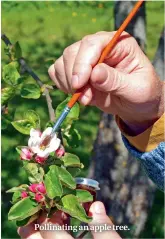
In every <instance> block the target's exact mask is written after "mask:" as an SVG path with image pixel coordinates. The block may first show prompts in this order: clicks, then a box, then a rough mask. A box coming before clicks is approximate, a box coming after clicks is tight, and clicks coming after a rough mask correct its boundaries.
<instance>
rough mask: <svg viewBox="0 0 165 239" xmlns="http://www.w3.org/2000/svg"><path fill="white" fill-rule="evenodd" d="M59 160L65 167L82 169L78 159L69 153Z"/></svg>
mask: <svg viewBox="0 0 165 239" xmlns="http://www.w3.org/2000/svg"><path fill="white" fill-rule="evenodd" d="M61 160H62V161H63V162H64V166H65V167H79V168H82V164H81V163H80V159H79V158H78V157H77V156H76V155H74V154H70V153H65V155H64V156H63V157H62V158H61Z"/></svg>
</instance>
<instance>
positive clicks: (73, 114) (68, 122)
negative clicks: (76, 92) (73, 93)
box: [56, 97, 80, 128]
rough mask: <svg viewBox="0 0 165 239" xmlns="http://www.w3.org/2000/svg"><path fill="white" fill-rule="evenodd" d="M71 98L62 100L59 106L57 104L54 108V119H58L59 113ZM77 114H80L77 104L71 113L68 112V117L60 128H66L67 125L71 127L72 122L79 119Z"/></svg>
mask: <svg viewBox="0 0 165 239" xmlns="http://www.w3.org/2000/svg"><path fill="white" fill-rule="evenodd" d="M70 98H71V97H67V99H66V100H64V101H63V102H62V103H61V104H59V105H58V106H57V108H56V118H58V117H59V116H60V114H61V112H62V111H63V109H64V108H65V106H66V105H67V103H68V101H69V100H70ZM79 113H80V108H79V104H78V103H76V104H75V105H74V106H73V107H72V109H71V111H70V112H69V114H68V116H67V117H66V119H65V120H64V122H63V124H62V128H65V127H67V126H68V125H71V124H72V122H73V121H74V120H78V118H79Z"/></svg>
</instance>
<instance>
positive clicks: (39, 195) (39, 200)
mask: <svg viewBox="0 0 165 239" xmlns="http://www.w3.org/2000/svg"><path fill="white" fill-rule="evenodd" d="M44 199H45V197H44V196H43V195H42V194H40V193H36V194H35V200H36V201H37V202H41V201H43V200H44Z"/></svg>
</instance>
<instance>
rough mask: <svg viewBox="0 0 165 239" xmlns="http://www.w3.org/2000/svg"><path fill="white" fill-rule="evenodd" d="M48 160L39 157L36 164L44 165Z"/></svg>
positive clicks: (36, 158)
mask: <svg viewBox="0 0 165 239" xmlns="http://www.w3.org/2000/svg"><path fill="white" fill-rule="evenodd" d="M46 159H47V158H42V157H39V156H36V157H35V161H36V163H39V164H44V163H45V161H46Z"/></svg>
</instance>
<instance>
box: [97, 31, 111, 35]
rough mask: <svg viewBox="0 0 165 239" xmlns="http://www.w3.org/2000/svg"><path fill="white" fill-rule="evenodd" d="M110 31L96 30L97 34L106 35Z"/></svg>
mask: <svg viewBox="0 0 165 239" xmlns="http://www.w3.org/2000/svg"><path fill="white" fill-rule="evenodd" d="M107 33H108V32H106V31H99V32H96V35H105V34H107Z"/></svg>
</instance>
